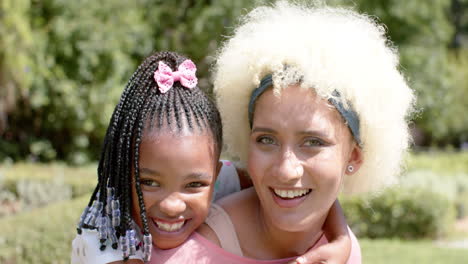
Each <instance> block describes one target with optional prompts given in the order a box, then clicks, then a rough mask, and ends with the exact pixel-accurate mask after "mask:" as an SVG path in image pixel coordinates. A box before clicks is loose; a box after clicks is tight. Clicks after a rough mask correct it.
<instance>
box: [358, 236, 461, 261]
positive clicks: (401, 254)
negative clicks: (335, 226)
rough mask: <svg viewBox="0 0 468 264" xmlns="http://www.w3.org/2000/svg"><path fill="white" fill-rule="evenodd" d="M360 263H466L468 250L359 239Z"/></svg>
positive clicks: (419, 242) (417, 242)
mask: <svg viewBox="0 0 468 264" xmlns="http://www.w3.org/2000/svg"><path fill="white" fill-rule="evenodd" d="M359 243H360V245H361V250H362V260H363V261H362V263H372V264H387V263H388V264H390V263H391V264H394V263H398V264H415V263H431V264H439V263H440V264H450V263H467V262H466V261H467V260H468V249H466V248H465V249H460V248H445V247H440V246H437V245H435V243H434V242H432V241H400V240H384V239H377V240H369V239H360V240H359Z"/></svg>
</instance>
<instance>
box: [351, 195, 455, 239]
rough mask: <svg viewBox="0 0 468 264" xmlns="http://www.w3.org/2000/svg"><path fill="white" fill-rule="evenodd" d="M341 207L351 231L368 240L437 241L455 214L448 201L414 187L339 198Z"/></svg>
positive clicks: (448, 226)
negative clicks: (434, 239) (425, 239)
mask: <svg viewBox="0 0 468 264" xmlns="http://www.w3.org/2000/svg"><path fill="white" fill-rule="evenodd" d="M342 205H343V208H344V211H345V215H346V217H347V220H348V224H349V225H350V227H351V229H352V230H353V231H354V232H355V233H356V235H357V236H361V237H369V238H404V239H418V238H438V237H441V236H443V235H445V234H447V232H448V231H449V229H450V228H451V227H452V225H453V223H454V215H455V208H454V205H453V203H450V201H449V200H448V199H446V198H445V197H443V196H441V195H439V194H437V193H433V192H431V191H428V190H424V189H418V188H413V189H409V188H394V189H387V190H385V191H383V192H382V193H380V194H378V195H375V196H365V195H363V196H356V197H352V198H347V199H343V200H342Z"/></svg>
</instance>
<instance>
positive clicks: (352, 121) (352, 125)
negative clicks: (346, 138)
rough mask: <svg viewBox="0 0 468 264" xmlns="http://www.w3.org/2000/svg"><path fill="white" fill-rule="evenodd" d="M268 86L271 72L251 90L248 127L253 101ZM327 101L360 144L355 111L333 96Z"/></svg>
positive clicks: (250, 121) (334, 94)
mask: <svg viewBox="0 0 468 264" xmlns="http://www.w3.org/2000/svg"><path fill="white" fill-rule="evenodd" d="M270 86H273V77H272V75H271V74H268V75H267V76H265V77H263V79H262V80H261V81H260V85H259V86H258V87H257V88H255V89H254V90H253V91H252V94H251V95H250V101H249V124H250V128H252V124H253V114H254V110H255V102H256V101H257V99H258V97H260V95H262V94H263V92H265V90H266V89H267V88H268V87H270ZM333 96H335V97H340V93H339V92H338V91H334V92H333ZM328 101H329V102H330V103H332V104H333V105H334V106H335V108H336V110H338V112H339V113H340V114H341V116H342V117H343V118H344V119H345V120H346V124H347V125H348V127H349V129H350V130H351V133H352V134H353V137H354V140H356V142H357V143H358V144H359V145H360V146H361V138H360V134H359V117H358V115H357V113H356V112H355V111H354V110H353V109H352V108H351V107H349V108H348V109H346V108H345V107H344V106H343V103H341V102H339V101H337V100H335V99H334V98H330V99H328Z"/></svg>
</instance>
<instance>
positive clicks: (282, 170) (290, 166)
mask: <svg viewBox="0 0 468 264" xmlns="http://www.w3.org/2000/svg"><path fill="white" fill-rule="evenodd" d="M279 159H280V160H279V161H278V168H277V169H276V171H277V173H276V174H277V177H278V179H279V180H280V181H281V182H282V183H289V182H293V181H296V180H298V179H299V178H301V177H302V175H303V173H304V168H303V167H302V164H301V161H300V160H299V159H298V158H297V156H296V154H295V153H294V152H293V151H292V150H290V149H288V150H285V151H284V152H283V153H281V154H280V157H279Z"/></svg>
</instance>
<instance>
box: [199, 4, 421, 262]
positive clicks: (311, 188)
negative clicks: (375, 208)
mask: <svg viewBox="0 0 468 264" xmlns="http://www.w3.org/2000/svg"><path fill="white" fill-rule="evenodd" d="M214 81H215V83H214V85H215V92H216V94H217V99H218V106H219V108H220V111H221V115H222V119H223V122H224V127H223V130H224V131H225V142H226V143H227V145H228V151H229V152H230V153H231V154H232V155H233V156H235V157H237V158H239V160H240V163H241V164H246V167H247V171H248V173H249V175H250V177H251V179H252V181H253V184H254V187H255V189H247V190H245V191H242V192H239V193H237V194H233V195H231V196H229V197H227V198H225V199H224V200H222V201H220V204H221V206H222V209H223V210H225V211H226V212H227V217H226V216H222V215H223V214H222V213H219V214H218V215H221V216H219V217H213V218H211V219H209V221H207V223H208V225H205V226H203V228H202V230H201V231H200V232H201V233H202V234H203V235H204V236H205V237H207V238H208V239H210V240H211V241H212V242H214V243H215V244H218V245H220V246H222V247H223V250H221V249H220V250H218V251H217V253H213V254H212V256H210V257H208V259H210V260H209V261H207V262H205V263H216V262H219V261H220V260H222V261H224V262H225V263H257V262H259V263H264V261H265V260H270V262H269V263H286V262H288V261H290V260H291V259H292V258H293V257H295V256H298V255H301V254H303V253H304V252H305V251H306V250H308V249H309V248H310V247H313V246H317V245H320V244H323V243H326V239H325V238H324V236H323V232H322V226H323V223H324V220H325V217H326V215H327V213H328V211H329V209H330V207H331V205H332V203H333V201H334V200H335V199H336V197H337V196H338V194H339V192H340V190H343V191H344V192H345V193H356V192H364V191H375V190H377V189H379V188H380V187H383V186H386V185H388V184H391V183H393V182H394V181H395V179H396V175H398V173H399V168H400V163H401V158H402V156H403V154H404V152H405V151H406V149H407V147H408V144H409V134H408V123H407V119H406V118H407V117H408V115H409V114H410V112H411V110H412V105H413V103H414V97H413V92H412V90H411V89H410V88H409V87H408V86H407V84H406V82H405V79H404V78H403V76H402V75H401V73H400V72H399V71H398V57H397V55H396V52H395V51H394V49H393V48H392V47H391V46H390V45H389V42H388V40H387V38H386V37H385V31H384V28H383V27H382V26H381V25H378V24H377V23H376V22H375V21H373V20H372V19H370V18H369V17H367V16H364V15H360V14H357V13H355V12H353V11H350V10H344V9H334V8H328V7H315V6H311V7H306V6H299V5H292V4H288V3H285V2H279V3H277V4H275V5H273V6H271V7H259V8H256V9H254V10H253V11H251V12H250V13H249V14H248V15H247V16H246V17H245V18H244V19H243V20H242V23H241V25H240V26H239V27H238V28H237V29H236V31H235V33H234V36H232V37H231V38H230V39H229V40H228V41H227V42H226V43H225V45H224V47H223V48H222V50H221V51H220V53H219V55H218V57H217V61H216V67H215V75H214ZM253 219H256V220H257V221H252V220H253ZM231 221H232V223H233V224H231V223H230V222H231ZM220 225H221V226H222V228H219V226H220ZM230 228H231V229H232V230H234V231H233V232H231V234H230V233H229V232H226V231H223V230H229V229H230ZM232 233H235V235H232ZM351 237H352V238H354V236H353V235H351ZM227 241H231V242H229V243H228V242H227ZM194 254H195V255H196V253H194ZM238 255H241V257H240V256H238ZM259 260H263V262H262V261H259ZM210 261H211V262H210ZM348 263H360V250H359V245H358V243H357V240H355V239H353V249H352V252H351V256H350V258H349V260H348Z"/></svg>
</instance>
